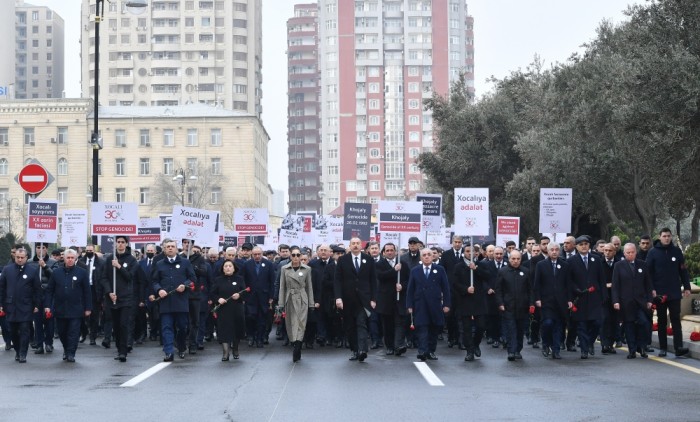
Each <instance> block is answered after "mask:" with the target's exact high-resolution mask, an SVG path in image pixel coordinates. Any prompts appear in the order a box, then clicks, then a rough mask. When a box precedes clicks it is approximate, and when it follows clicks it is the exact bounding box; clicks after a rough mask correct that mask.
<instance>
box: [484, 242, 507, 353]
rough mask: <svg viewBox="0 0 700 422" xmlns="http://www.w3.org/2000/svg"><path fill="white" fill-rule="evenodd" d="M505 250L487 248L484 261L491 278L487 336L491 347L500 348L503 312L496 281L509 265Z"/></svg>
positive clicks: (491, 246)
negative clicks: (497, 293) (499, 307)
mask: <svg viewBox="0 0 700 422" xmlns="http://www.w3.org/2000/svg"><path fill="white" fill-rule="evenodd" d="M503 256H504V250H503V248H502V247H500V246H497V247H494V246H493V245H489V246H488V247H487V248H486V258H485V259H484V260H483V265H484V267H485V268H486V269H487V270H488V271H489V273H490V275H491V277H490V279H489V286H490V288H489V290H488V291H487V292H486V294H487V303H488V314H487V316H486V335H487V336H488V337H489V340H490V341H491V347H493V348H498V347H500V346H501V340H502V337H503V332H502V327H501V325H502V321H501V312H500V311H499V310H498V300H497V299H496V289H495V287H496V279H497V278H498V271H499V270H500V269H501V268H505V267H507V266H508V263H507V262H506V261H504V260H503Z"/></svg>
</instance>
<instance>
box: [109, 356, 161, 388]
mask: <svg viewBox="0 0 700 422" xmlns="http://www.w3.org/2000/svg"><path fill="white" fill-rule="evenodd" d="M171 363H172V362H161V363H159V364H158V365H156V366H153V367H151V368H149V369H147V370H146V371H145V372H142V373H140V374H138V375H136V376H135V377H133V378H132V379H130V380H129V381H127V382H125V383H124V384H122V385H120V387H133V386H135V385H137V384H138V383H140V382H141V381H143V380H145V379H146V378H148V377H150V376H151V375H153V374H155V373H157V372H159V371H160V370H162V369H165V368H167V367H168V365H170V364H171Z"/></svg>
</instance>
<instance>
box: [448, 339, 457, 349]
mask: <svg viewBox="0 0 700 422" xmlns="http://www.w3.org/2000/svg"><path fill="white" fill-rule="evenodd" d="M454 345H455V341H454V340H447V347H448V348H449V349H451V348H453V347H454Z"/></svg>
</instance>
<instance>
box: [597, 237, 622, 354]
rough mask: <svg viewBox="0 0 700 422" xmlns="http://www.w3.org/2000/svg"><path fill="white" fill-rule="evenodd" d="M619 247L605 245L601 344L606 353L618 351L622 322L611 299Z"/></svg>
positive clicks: (610, 244) (609, 244)
mask: <svg viewBox="0 0 700 422" xmlns="http://www.w3.org/2000/svg"><path fill="white" fill-rule="evenodd" d="M616 252H617V249H616V248H615V246H614V245H613V244H612V243H606V244H604V245H603V279H604V281H605V287H606V289H605V291H606V300H605V302H604V303H603V325H602V327H601V330H600V344H601V345H602V346H603V354H604V355H612V354H615V353H617V351H616V350H615V347H614V345H615V340H617V336H618V332H619V327H620V322H619V315H618V312H617V311H616V310H615V309H614V308H613V303H612V300H611V294H612V291H611V290H612V279H613V266H614V265H615V263H617V261H619V259H617V254H616Z"/></svg>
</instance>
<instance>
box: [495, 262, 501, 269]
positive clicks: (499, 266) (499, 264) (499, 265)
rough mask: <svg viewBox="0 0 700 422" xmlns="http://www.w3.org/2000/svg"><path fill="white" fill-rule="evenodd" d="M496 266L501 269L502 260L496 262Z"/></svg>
mask: <svg viewBox="0 0 700 422" xmlns="http://www.w3.org/2000/svg"><path fill="white" fill-rule="evenodd" d="M496 268H498V269H499V270H500V269H501V263H500V262H499V263H498V264H496Z"/></svg>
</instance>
